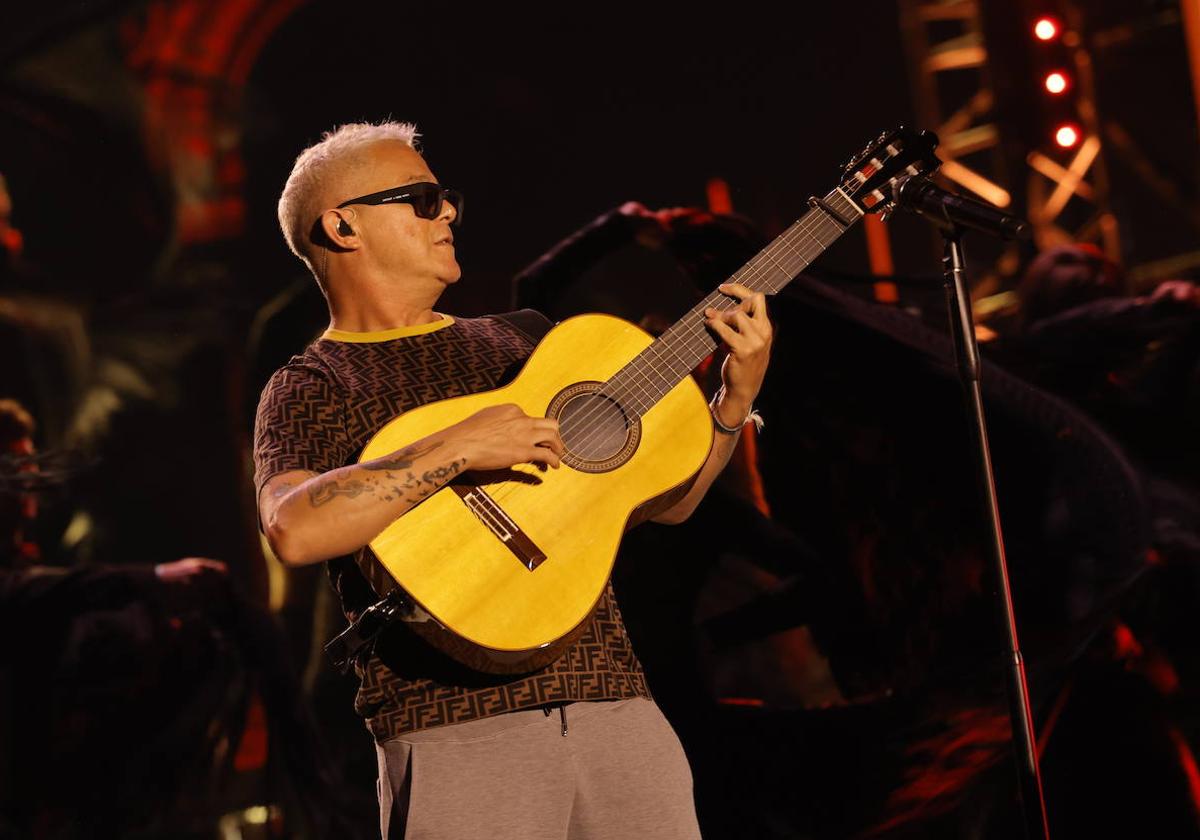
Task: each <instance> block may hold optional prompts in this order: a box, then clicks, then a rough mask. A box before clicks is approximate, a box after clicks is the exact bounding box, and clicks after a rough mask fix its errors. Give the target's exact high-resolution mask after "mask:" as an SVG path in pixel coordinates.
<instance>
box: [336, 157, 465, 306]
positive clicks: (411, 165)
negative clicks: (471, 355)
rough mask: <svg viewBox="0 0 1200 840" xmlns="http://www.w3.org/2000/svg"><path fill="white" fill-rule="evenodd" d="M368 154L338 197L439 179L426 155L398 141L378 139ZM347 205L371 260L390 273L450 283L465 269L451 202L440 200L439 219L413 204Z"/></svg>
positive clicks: (444, 284) (434, 181)
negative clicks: (426, 215) (459, 257)
mask: <svg viewBox="0 0 1200 840" xmlns="http://www.w3.org/2000/svg"><path fill="white" fill-rule="evenodd" d="M368 159H369V161H370V163H369V165H367V166H364V167H360V168H359V169H358V171H357V172H355V173H354V176H353V177H351V178H348V179H347V181H348V182H350V184H352V186H350V187H349V192H348V194H347V195H345V196H343V197H341V198H340V199H338V201H337V202H336V203H341V202H342V201H345V200H346V199H349V198H353V197H354V196H359V195H367V194H369V193H373V192H378V191H380V190H386V189H391V188H392V187H402V186H404V185H406V184H415V183H419V182H421V181H431V182H433V183H437V178H435V177H434V175H433V173H432V172H430V171H429V166H428V165H427V164H426V163H425V159H424V158H423V157H421V155H419V154H418V153H417V152H416V151H414V150H413V149H412V148H410V147H409V146H407V145H405V144H404V143H401V142H399V141H384V142H380V143H377V144H376V145H375V146H373V147H372V148H371V149H370V152H369V154H368ZM346 210H347V211H352V212H353V218H352V220H351V221H350V226H351V227H352V228H353V229H354V231H355V233H357V234H358V235H359V236H360V237H361V238H362V240H363V242H364V244H365V245H366V246H367V247H368V248H369V252H368V253H369V255H370V257H371V261H372V262H373V263H374V264H375V265H377V266H379V267H380V268H382V269H383V270H384V271H385V273H387V274H388V275H390V276H395V277H397V278H398V279H403V280H406V281H412V282H416V283H419V284H426V283H438V284H441V285H442V286H446V285H449V284H450V283H453V282H455V281H456V280H458V278H459V276H460V275H461V274H462V270H461V269H460V268H459V266H458V260H457V259H455V255H454V236H453V234H451V232H450V223H451V222H452V221H453V220H454V218H455V215H456V211H455V209H454V207H453V206H452V205H451V204H450V203H449V202H443V203H442V210H441V213H439V214H438V216H437V218H435V219H422V218H420V217H419V216H417V215H416V213H414V212H413V208H412V205H410V204H399V203H397V204H384V205H363V204H353V205H350V206H349V207H347V208H346Z"/></svg>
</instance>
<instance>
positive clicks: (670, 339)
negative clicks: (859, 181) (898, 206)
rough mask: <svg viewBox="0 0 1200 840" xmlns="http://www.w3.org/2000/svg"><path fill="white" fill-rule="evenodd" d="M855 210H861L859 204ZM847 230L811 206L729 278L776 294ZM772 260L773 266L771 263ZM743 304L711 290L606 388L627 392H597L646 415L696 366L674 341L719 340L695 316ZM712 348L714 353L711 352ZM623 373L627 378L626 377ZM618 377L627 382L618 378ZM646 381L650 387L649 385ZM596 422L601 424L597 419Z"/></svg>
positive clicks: (603, 408)
mask: <svg viewBox="0 0 1200 840" xmlns="http://www.w3.org/2000/svg"><path fill="white" fill-rule="evenodd" d="M835 192H836V191H835ZM831 195H832V194H831ZM855 209H856V210H857V208H855ZM822 221H824V222H825V223H826V229H827V230H829V231H830V232H831V233H832V234H833V235H832V237H831V238H830V239H829V240H828V241H822V239H821V238H820V237H818V236H816V235H814V234H816V233H819V232H820V231H821V229H822V224H821V223H822ZM842 233H843V229H842V228H841V227H840V225H839V226H836V227H835V226H834V223H833V222H832V221H830V220H829V217H828V215H827V214H826V213H825V212H824V211H821V210H819V209H814V210H811V211H809V213H807V214H805V215H804V216H803V217H801V218H800V219H799V220H797V222H796V223H794V224H793V225H792V226H791V227H790V228H789V229H788V231H786V232H785V233H784V234H782V235H781V236H780V237H778V238H777V239H776V240H775V241H774V242H772V243H771V244H770V245H768V246H767V247H765V248H764V249H763V250H762V251H761V252H760V253H759V254H758V255H757V256H756V257H755V258H754V260H752V261H751V264H753V265H754V267H753V268H750V266H749V265H748V266H743V267H742V268H741V269H739V270H738V271H737V272H735V273H734V274H733V275H732V276H731V277H730V280H733V281H741V282H743V284H744V285H747V286H750V287H751V288H754V286H756V285H758V284H759V281H763V285H765V286H766V288H767V291H768V292H769V293H771V294H774V293H776V292H778V291H779V289H780V288H782V287H783V285H786V284H787V283H788V282H790V281H791V280H792V279H793V278H794V277H795V276H796V275H797V274H798V273H799V272H801V271H803V270H804V269H805V268H806V267H807V266H808V265H809V264H811V262H812V260H813V259H815V258H816V257H817V256H819V255H820V254H821V253H822V252H823V251H824V250H825V249H826V248H827V247H828V246H829V245H830V244H832V243H833V242H834V241H836V240H837V239H838V238H839V237H840V236H841V234H842ZM802 237H808V238H809V239H811V240H812V241H813V242H814V243H816V245H817V248H816V249H814V253H813V254H812V255H811V256H809V255H808V254H805V253H804V249H803V246H802V245H801V248H800V250H797V248H796V247H793V246H794V245H797V244H800V241H801V239H802ZM784 250H788V251H791V252H792V255H793V257H794V258H795V259H794V263H793V265H790V266H785V265H781V264H780V262H779V261H778V260H776V259H775V256H776V255H781V256H783V255H782V252H783V251H784ZM785 259H786V256H785ZM768 262H769V263H771V264H773V265H768V264H767V263H768ZM747 269H749V270H747ZM776 274H778V275H781V276H782V283H780V284H779V285H778V286H776V285H775V284H774V283H772V282H770V281H771V279H772V277H773V276H774V275H776ZM754 290H755V291H760V290H761V289H757V288H755V289H754ZM714 298H715V299H714ZM740 305H741V303H740V301H737V300H736V299H731V298H730V297H729V296H728V295H725V294H723V293H720V292H717V291H714V292H712V293H710V294H709V296H708V298H706V299H705V300H703V301H702V302H701V303H700V304H697V305H696V306H694V307H693V308H692V310H691V311H690V312H689V313H688V315H686V316H684V318H683V319H681V320H680V321H679V322H677V323H676V324H674V325H672V327H671V328H670V329H668V330H667V331H666V332H664V333H663V334H662V336H660V337H659V340H658V341H656V342H655V343H654V344H652V345H650V346H649V347H648V348H646V350H645V351H643V353H641V354H639V356H638V357H635V358H634V359H633V360H631V361H630V363H628V364H627V365H626V366H625V368H622V370H621V371H618V373H617V374H616V375H614V376H613V377H612V378H610V380H609V381H608V382H607V383H605V386H606V387H607V386H610V385H613V384H614V382H615V383H616V386H617V387H618V388H620V387H621V386H622V385H624V387H625V390H624V391H623V392H621V391H618V392H615V393H614V392H612V391H610V392H609V393H607V394H603V392H604V390H605V388H602V389H600V390H599V391H598V393H602V394H603V395H604V396H607V397H609V398H611V399H612V400H613V401H614V402H616V403H617V404H618V405H628V404H629V403H630V402H632V404H633V406H634V407H636V409H637V411H638V413H639V414H644V413H645V412H646V411H649V410H650V408H652V407H653V406H654V405H655V404H656V403H657V402H658V401H659V400H661V399H662V398H663V397H664V396H665V395H666V394H667V393H669V392H670V390H671V389H672V388H674V387H675V385H677V384H678V383H679V381H681V380H682V378H683V377H684V376H686V375H687V373H688V372H689V371H690V370H691V369H692V368H694V367H695V365H694V364H691V363H690V362H689V361H688V359H686V358H683V357H680V356H679V354H678V353H677V352H675V347H674V345H676V344H679V345H685V349H690V348H695V346H696V344H697V341H696V339H699V340H700V343H701V345H702V346H704V345H706V344H711V345H712V347H713V348H715V347H716V346H718V342H716V341H715V340H713V339H712V338H711V336H710V335H709V332H708V327H707V326H706V325H705V324H704V322H703V320H694V321H693V320H691V319H692V318H693V317H694V316H697V315H701V314H702V313H703V310H704V308H706V307H708V306H713V307H714V308H717V309H719V310H722V311H728V310H730V309H733V308H735V307H737V306H740ZM681 325H682V326H681ZM705 349H707V348H705ZM709 352H711V350H710V351H709ZM667 353H671V354H672V355H674V356H675V359H676V361H677V362H682V363H683V365H684V367H683V368H682V369H681V368H678V367H677V366H676V365H674V364H672V363H671V361H670V360H667V359H665V358H664V357H665V356H666V354H667ZM639 358H640V359H641V363H640V364H637V363H638V360H639ZM664 363H665V364H664ZM660 364H663V367H661V368H660V367H659V365H660ZM642 371H646V372H647V373H650V374H656V375H657V376H656V377H655V376H648V375H645V374H643V373H642ZM664 372H665V373H668V374H670V380H672V381H669V384H668V386H667V387H666V389H665V390H661V389H657V390H656V389H655V388H654V387H653V386H654V385H655V382H656V379H657V380H659V381H663V380H667V377H665V376H664V375H663V374H664ZM623 374H624V376H623V377H622V375H623ZM619 378H620V379H622V380H623V381H618V380H619ZM647 385H648V386H650V387H649V388H647V387H644V386H647ZM638 386H643V387H638ZM636 391H641V394H642V397H646V398H648V399H647V400H646V401H645V403H644V404H643V400H642V398H641V397H638V395H637V394H636ZM630 397H632V398H634V399H633V400H632V401H630V400H629V399H628V398H630ZM607 412H608V403H603V402H602V403H599V404H598V407H596V408H593V409H591V410H590V412H588V413H585V414H583V415H580V416H579V417H578V418H572V421H571V427H570V428H572V429H578V428H579V426H580V424H583V423H587V422H589V421H593V420H594V419H596V416H597V415H599V414H601V413H607ZM596 425H599V424H598V423H597V424H596ZM594 431H595V429H594V428H589V429H588V430H587V431H583V432H582V437H581V438H580V440H579V442H578V443H579V444H580V445H584V444H586V443H591V442H594V440H595V436H594V434H592V433H593V432H594Z"/></svg>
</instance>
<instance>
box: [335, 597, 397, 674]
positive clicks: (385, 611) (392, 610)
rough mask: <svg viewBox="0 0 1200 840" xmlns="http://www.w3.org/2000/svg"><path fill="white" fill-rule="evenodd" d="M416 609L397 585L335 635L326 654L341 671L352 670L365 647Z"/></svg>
mask: <svg viewBox="0 0 1200 840" xmlns="http://www.w3.org/2000/svg"><path fill="white" fill-rule="evenodd" d="M412 611H413V605H412V603H411V602H410V601H409V600H408V599H406V598H405V597H404V595H403V593H401V592H400V591H399V590H396V589H393V590H392V591H391V592H389V593H388V594H387V595H385V596H384V597H383V598H381V599H380V600H378V601H376V602H375V603H374V604H372V605H371V606H369V607H367V608H366V609H365V610H363V611H362V613H361V614H360V615H359V616H358V618H357V619H355V620H354V622H352V623H351V624H350V626H349V627H347V628H346V629H345V630H343V631H342V632H341V633H338V634H337V635H336V636H334V637H333V638H332V639H331V640H330V641H329V643H328V644H327V645H325V654H326V656H328V657H329V661H330V662H332V663H333V667H335V668H337V669H338V671H339V672H340V673H342V674H346V673H349V672H350V666H351V665H352V664H353V662H354V659H355V657H357V656H358V655H359V653H361V652H362V651H363V649H364V648H366V647H367V646H368V645H370V644H372V643H373V642H374V641H375V640H376V639H377V638H378V637H379V634H380V633H382V632H383V631H384V630H385V629H387V627H388V626H389V625H390V624H391V623H392V622H394V621H397V620H400V619H403V618H406V617H407V616H409V615H411V614H412Z"/></svg>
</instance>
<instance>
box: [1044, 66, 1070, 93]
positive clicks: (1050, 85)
mask: <svg viewBox="0 0 1200 840" xmlns="http://www.w3.org/2000/svg"><path fill="white" fill-rule="evenodd" d="M1044 84H1045V86H1046V90H1047V91H1049V92H1050V93H1053V94H1059V93H1062V92H1063V91H1065V90H1066V89H1067V87H1068V86H1069V85H1070V82H1069V81H1068V80H1067V76H1066V74H1065V73H1060V72H1059V71H1057V70H1055V71H1054V72H1053V73H1050V74H1049V75H1047V76H1046V81H1045V82H1044Z"/></svg>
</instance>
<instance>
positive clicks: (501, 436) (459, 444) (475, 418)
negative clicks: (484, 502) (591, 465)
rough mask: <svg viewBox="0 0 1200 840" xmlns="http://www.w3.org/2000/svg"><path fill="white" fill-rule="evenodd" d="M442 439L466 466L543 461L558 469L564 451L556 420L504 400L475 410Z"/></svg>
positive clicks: (477, 467) (497, 467) (492, 466)
mask: <svg viewBox="0 0 1200 840" xmlns="http://www.w3.org/2000/svg"><path fill="white" fill-rule="evenodd" d="M443 440H445V441H447V442H448V443H449V442H451V441H452V442H453V444H452V446H451V449H452V450H457V451H459V452H461V453H462V455H463V457H464V458H466V460H467V463H466V467H467V469H473V470H500V469H505V468H507V467H511V466H513V465H514V464H525V463H529V464H542V465H544V466H548V467H554V468H555V469H557V468H558V467H559V465H560V464H561V463H562V455H563V452H564V447H563V442H562V438H561V437H559V434H558V421H557V420H550V419H548V418H545V417H530V416H529V415H527V414H526V413H525V412H524V411H522V410H521V409H520V407H518V406H517V405H514V404H513V403H507V404H505V405H494V406H491V407H490V408H485V409H483V410H482V411H477V412H475V413H474V414H472V415H471V416H470V417H468V418H467V419H466V420H463V421H462V422H461V423H456V424H454V425H453V426H450V427H449V428H448V429H446V431H445V433H444V435H443Z"/></svg>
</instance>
